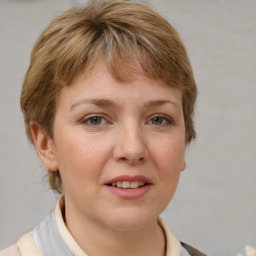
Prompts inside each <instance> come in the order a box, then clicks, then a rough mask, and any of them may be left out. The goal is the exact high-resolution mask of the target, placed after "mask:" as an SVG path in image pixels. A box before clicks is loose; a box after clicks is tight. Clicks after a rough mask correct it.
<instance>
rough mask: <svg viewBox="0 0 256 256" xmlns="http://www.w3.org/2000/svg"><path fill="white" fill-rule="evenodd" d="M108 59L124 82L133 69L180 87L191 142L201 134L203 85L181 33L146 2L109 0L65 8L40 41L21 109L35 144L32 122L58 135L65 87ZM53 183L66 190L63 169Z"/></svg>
mask: <svg viewBox="0 0 256 256" xmlns="http://www.w3.org/2000/svg"><path fill="white" fill-rule="evenodd" d="M102 59H103V60H104V61H105V63H106V64H107V66H108V68H109V71H110V72H111V74H112V75H113V77H115V78H116V79H118V80H120V81H127V79H129V76H127V70H129V72H130V73H131V72H140V73H142V74H144V75H146V76H148V77H150V78H153V79H160V80H162V81H163V82H164V83H165V84H167V85H169V86H174V87H177V88H179V89H180V90H181V91H182V95H183V99H182V100H183V113H184V119H185V128H186V143H189V142H190V141H191V140H192V139H193V138H195V130H194V125H193V113H194V104H195V101H196V93H197V89H196V84H195V80H194V76H193V71H192V68H191V65H190V62H189V59H188V56H187V53H186V50H185V47H184V45H183V43H182V41H181V39H180V37H179V35H178V33H177V32H176V31H175V29H174V28H173V27H172V26H171V25H170V24H169V23H168V22H167V21H166V20H165V19H164V18H163V17H161V16H160V15H159V14H158V13H156V12H155V11H153V10H152V9H151V8H150V7H148V6H146V5H144V4H140V3H134V2H131V1H127V0H107V1H93V2H91V3H90V4H89V5H88V6H86V7H78V8H71V9H69V10H67V11H65V12H64V13H62V14H61V15H60V16H58V17H57V18H55V19H54V20H53V21H52V22H51V23H50V24H49V26H48V27H47V28H46V29H45V30H44V32H43V33H42V35H41V36H40V37H39V39H38V41H37V42H36V44H35V46H34V48H33V50H32V53H31V59H30V66H29V68H28V70H27V73H26V76H25V79H24V83H23V87H22V92H21V109H22V111H23V114H24V120H25V125H26V132H27V135H28V138H29V139H30V141H31V143H33V139H32V135H31V131H30V128H29V123H30V121H34V122H36V123H37V124H38V125H39V126H40V127H41V128H42V129H43V130H44V131H45V132H46V134H47V135H49V136H51V137H52V138H53V127H52V126H53V122H54V116H55V111H56V98H57V95H58V92H59V90H60V88H61V87H63V86H69V85H70V84H71V83H72V81H73V79H74V77H76V75H77V74H78V73H79V72H80V71H82V70H89V69H90V68H92V67H93V66H94V65H95V64H96V63H97V62H98V61H99V60H102ZM134 62H135V63H136V64H134ZM49 184H50V187H51V188H52V189H54V190H56V191H58V192H61V177H60V174H59V172H51V171H49Z"/></svg>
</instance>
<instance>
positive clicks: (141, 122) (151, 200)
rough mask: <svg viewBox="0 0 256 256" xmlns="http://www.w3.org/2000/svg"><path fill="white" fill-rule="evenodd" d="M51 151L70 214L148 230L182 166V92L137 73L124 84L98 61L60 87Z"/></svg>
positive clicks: (118, 226)
mask: <svg viewBox="0 0 256 256" xmlns="http://www.w3.org/2000/svg"><path fill="white" fill-rule="evenodd" d="M52 150H53V154H54V163H55V164H56V169H59V171H60V173H61V177H62V181H63V185H64V190H65V203H66V211H67V216H80V217H81V218H82V219H83V221H85V222H86V221H93V222H95V223H97V224H100V225H104V226H106V227H108V228H111V229H115V230H133V229H137V228H140V227H144V226H145V225H148V224H149V223H152V221H155V220H156V218H157V216H158V215H159V214H160V213H161V212H162V211H163V210H164V209H165V208H166V206H167V205H168V203H169V201H170V200H171V198H172V197H173V194H174V192H175V189H176V186H177V183H178V180H179V176H180V172H181V171H182V170H183V169H184V168H185V162H184V151H185V126H184V118H183V111H182V95H181V92H180V91H179V90H178V89H175V88H170V87H167V86H166V85H164V84H163V83H162V82H160V81H155V80H151V79H148V78H146V77H144V76H140V75H136V76H134V79H133V80H132V81H131V82H125V83H120V82H118V81H116V80H115V79H114V78H113V77H112V76H111V74H110V73H109V72H108V70H107V67H106V66H105V64H103V63H100V64H97V65H96V67H95V68H94V70H93V72H92V74H90V75H87V76H86V75H85V74H79V75H78V76H77V77H76V79H75V80H74V81H73V83H72V84H71V86H69V87H64V88H63V89H62V90H61V92H60V95H59V97H58V100H57V110H56V117H55V121H54V139H53V141H52ZM53 169H54V168H53Z"/></svg>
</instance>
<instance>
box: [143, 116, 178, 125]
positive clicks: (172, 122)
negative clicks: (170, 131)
mask: <svg viewBox="0 0 256 256" xmlns="http://www.w3.org/2000/svg"><path fill="white" fill-rule="evenodd" d="M155 117H161V118H163V119H165V120H166V121H167V122H168V124H167V125H173V124H175V121H174V119H173V118H172V117H170V116H169V115H165V114H154V115H151V116H150V117H149V118H148V121H147V122H149V121H151V120H152V119H153V118H155ZM159 126H164V125H159Z"/></svg>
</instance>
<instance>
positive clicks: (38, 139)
mask: <svg viewBox="0 0 256 256" xmlns="http://www.w3.org/2000/svg"><path fill="white" fill-rule="evenodd" d="M29 127H30V131H31V134H32V137H33V140H34V144H35V147H36V150H37V154H38V156H39V158H40V160H41V161H42V163H43V164H44V166H45V167H46V168H47V169H48V170H51V171H57V170H58V169H59V168H58V165H57V162H56V158H55V152H54V143H53V140H52V139H51V138H50V137H49V136H48V135H46V134H45V132H44V131H43V130H42V128H41V127H40V126H39V125H38V124H36V123H34V122H30V123H29Z"/></svg>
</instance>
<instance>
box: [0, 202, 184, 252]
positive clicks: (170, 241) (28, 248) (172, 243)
mask: <svg viewBox="0 0 256 256" xmlns="http://www.w3.org/2000/svg"><path fill="white" fill-rule="evenodd" d="M63 207H64V206H63V199H60V200H59V201H58V203H57V204H56V207H55V211H54V212H55V217H56V222H57V227H58V229H59V232H60V234H61V236H62V238H63V239H64V241H65V243H66V244H67V246H68V247H69V249H70V250H71V252H72V253H73V254H74V255H75V256H87V255H86V254H85V253H84V251H83V250H82V249H81V248H80V246H79V245H78V244H77V243H76V241H75V239H74V238H73V237H72V235H71V234H70V232H69V231H68V229H67V227H66V225H65V223H64V220H63V217H62V209H63ZM158 223H159V225H160V226H161V228H162V229H163V232H164V234H165V238H166V256H180V242H179V241H178V240H177V239H176V238H175V236H174V235H173V233H172V232H171V230H170V229H169V228H168V227H167V225H166V224H165V223H164V221H163V220H162V219H161V218H160V217H158ZM18 248H19V249H18ZM19 250H20V252H19ZM40 255H41V254H40V253H39V251H38V249H37V247H36V245H35V242H34V239H33V236H32V233H31V232H30V233H27V234H25V235H23V236H22V237H21V238H20V239H19V240H18V242H17V245H13V246H12V247H9V248H7V249H6V250H5V251H3V252H0V256H40Z"/></svg>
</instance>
